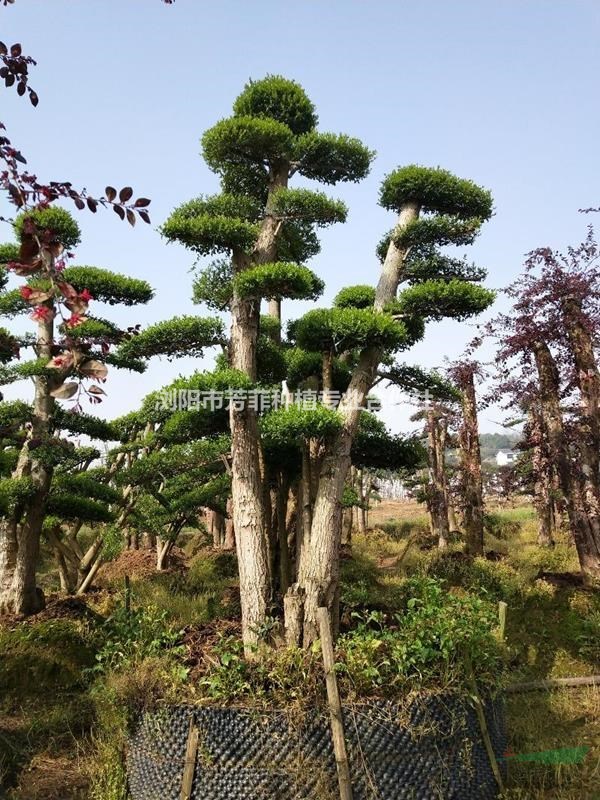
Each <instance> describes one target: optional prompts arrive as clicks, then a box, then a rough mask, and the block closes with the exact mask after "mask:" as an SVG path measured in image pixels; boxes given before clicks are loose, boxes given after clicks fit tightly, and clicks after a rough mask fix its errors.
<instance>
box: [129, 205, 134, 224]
mask: <svg viewBox="0 0 600 800" xmlns="http://www.w3.org/2000/svg"><path fill="white" fill-rule="evenodd" d="M127 222H128V223H129V224H130V225H132V226H133V225H135V214H134V213H133V211H132V210H131V209H130V208H128V209H127Z"/></svg>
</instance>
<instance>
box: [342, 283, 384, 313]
mask: <svg viewBox="0 0 600 800" xmlns="http://www.w3.org/2000/svg"><path fill="white" fill-rule="evenodd" d="M374 302H375V289H374V288H373V286H367V285H365V284H359V285H357V286H346V287H344V288H343V289H341V290H340V291H339V292H338V293H337V295H336V296H335V299H334V301H333V305H334V306H335V307H336V308H371V307H372V306H373V303H374Z"/></svg>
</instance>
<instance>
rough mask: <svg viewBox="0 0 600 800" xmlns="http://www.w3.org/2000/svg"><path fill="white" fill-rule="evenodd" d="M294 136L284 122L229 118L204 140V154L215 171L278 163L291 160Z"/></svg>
mask: <svg viewBox="0 0 600 800" xmlns="http://www.w3.org/2000/svg"><path fill="white" fill-rule="evenodd" d="M294 138H295V137H294V134H293V133H292V131H291V130H290V128H288V126H287V125H284V124H283V123H282V122H277V121H276V120H274V119H261V118H260V117H249V116H245V117H239V116H238V117H230V118H229V119H222V120H221V121H220V122H217V124H216V125H213V127H212V128H209V129H208V130H207V131H206V133H205V134H204V136H203V137H202V153H203V155H204V160H205V161H206V163H207V164H208V166H209V167H210V168H211V169H212V170H214V171H215V172H219V171H220V170H222V169H226V168H227V167H229V166H231V165H236V164H239V165H242V166H244V167H247V166H248V165H252V164H265V163H268V164H275V163H276V162H280V161H289V160H290V158H291V155H292V152H293V148H294Z"/></svg>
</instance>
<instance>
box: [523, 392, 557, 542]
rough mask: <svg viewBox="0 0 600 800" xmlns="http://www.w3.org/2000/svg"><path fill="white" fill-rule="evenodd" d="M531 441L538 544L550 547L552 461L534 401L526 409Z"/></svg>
mask: <svg viewBox="0 0 600 800" xmlns="http://www.w3.org/2000/svg"><path fill="white" fill-rule="evenodd" d="M527 416H528V418H529V431H530V440H531V462H532V467H533V479H534V483H533V498H534V506H535V510H536V513H537V517H538V544H539V545H540V546H541V547H552V546H553V545H554V540H553V538H552V533H553V529H554V524H553V503H552V461H551V459H550V454H549V452H548V443H547V433H546V430H545V427H544V420H543V416H542V412H541V408H540V407H539V403H538V402H537V401H536V400H532V402H531V403H530V404H529V408H528V409H527Z"/></svg>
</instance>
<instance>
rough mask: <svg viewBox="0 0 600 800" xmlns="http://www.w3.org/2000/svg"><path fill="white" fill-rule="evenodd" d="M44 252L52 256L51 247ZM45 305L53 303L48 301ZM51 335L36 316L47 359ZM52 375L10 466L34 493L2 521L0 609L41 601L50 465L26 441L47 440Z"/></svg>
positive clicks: (22, 608)
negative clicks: (41, 555)
mask: <svg viewBox="0 0 600 800" xmlns="http://www.w3.org/2000/svg"><path fill="white" fill-rule="evenodd" d="M44 257H46V258H48V259H50V260H51V259H52V256H51V255H50V254H49V253H48V254H45V255H44ZM44 305H48V306H52V301H46V303H45V304H44ZM53 338H54V323H53V321H52V319H50V320H46V321H40V322H38V327H37V335H36V345H35V351H36V355H37V356H38V358H40V359H42V360H44V361H46V362H47V361H49V360H50V358H51V355H52V354H51V346H52V342H53ZM53 380H54V379H52V378H50V377H48V376H45V375H42V376H37V377H36V378H35V379H34V385H35V395H34V401H33V417H32V425H31V430H30V431H29V435H28V438H27V440H26V442H25V444H24V445H23V448H22V450H21V453H20V455H19V460H18V463H17V466H16V468H15V470H14V472H13V477H15V478H20V477H29V478H30V480H31V482H32V486H33V493H32V495H31V496H30V497H29V498H28V499H27V500H26V501H25V502H24V503H23V504H18V506H17V508H15V509H14V511H13V513H11V515H10V516H9V517H4V518H2V520H1V521H0V614H2V613H9V614H33V613H35V612H36V611H39V610H40V609H41V608H43V605H44V596H43V593H42V591H41V590H40V589H39V588H38V587H37V586H36V571H37V564H38V558H39V549H40V537H41V534H42V526H43V522H44V515H45V508H46V501H47V498H48V493H49V491H50V483H51V481H52V468H51V467H49V466H47V465H46V464H44V463H43V461H42V460H40V459H38V458H37V456H36V450H35V449H31V450H30V442H31V441H38V442H46V441H47V440H48V437H49V433H50V425H51V416H52V410H53V407H54V399H53V398H52V396H51V395H50V391H51V390H52V388H53V383H52V381H53Z"/></svg>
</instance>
